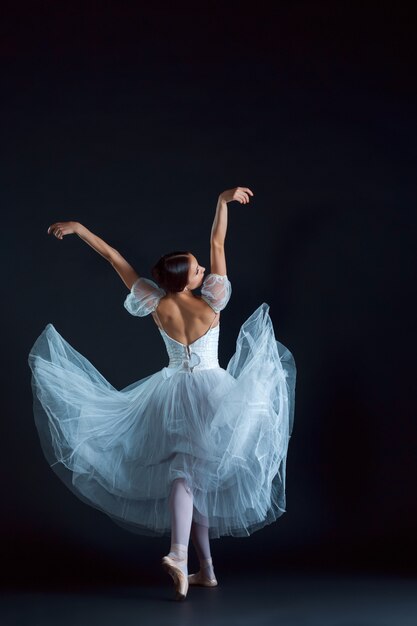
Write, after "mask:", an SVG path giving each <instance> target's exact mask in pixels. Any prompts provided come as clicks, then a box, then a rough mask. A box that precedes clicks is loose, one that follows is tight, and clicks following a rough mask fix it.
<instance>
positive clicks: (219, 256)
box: [210, 241, 227, 276]
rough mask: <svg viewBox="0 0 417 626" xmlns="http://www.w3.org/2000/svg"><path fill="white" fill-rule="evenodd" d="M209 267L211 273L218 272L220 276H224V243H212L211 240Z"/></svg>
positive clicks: (225, 269) (225, 272) (225, 270)
mask: <svg viewBox="0 0 417 626" xmlns="http://www.w3.org/2000/svg"><path fill="white" fill-rule="evenodd" d="M210 267H211V270H210V271H211V273H212V274H219V275H220V276H225V275H226V274H227V268H226V257H225V254H224V244H218V243H214V242H213V241H212V242H211V244H210Z"/></svg>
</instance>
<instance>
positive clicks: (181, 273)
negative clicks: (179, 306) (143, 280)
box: [151, 250, 190, 292]
mask: <svg viewBox="0 0 417 626" xmlns="http://www.w3.org/2000/svg"><path fill="white" fill-rule="evenodd" d="M189 270H190V253H189V252H188V251H182V250H180V251H175V252H168V253H167V254H164V255H163V256H161V258H160V259H159V260H158V262H157V263H156V264H155V265H154V266H153V268H152V270H151V273H152V277H153V278H154V280H155V281H156V282H157V283H158V285H159V286H160V287H162V289H165V291H171V292H178V291H183V289H184V287H185V286H186V285H187V283H188V273H189Z"/></svg>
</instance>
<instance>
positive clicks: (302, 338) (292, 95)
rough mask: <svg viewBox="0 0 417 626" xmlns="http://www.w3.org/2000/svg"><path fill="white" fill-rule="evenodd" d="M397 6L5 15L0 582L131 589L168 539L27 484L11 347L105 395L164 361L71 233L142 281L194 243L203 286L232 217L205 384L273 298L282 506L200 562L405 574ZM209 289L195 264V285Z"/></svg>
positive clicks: (34, 441)
mask: <svg viewBox="0 0 417 626" xmlns="http://www.w3.org/2000/svg"><path fill="white" fill-rule="evenodd" d="M407 6H408V5H407V4H406V3H402V4H401V3H398V4H395V3H384V2H378V3H366V2H365V3H357V4H356V3H343V2H341V3H337V2H336V3H335V2H301V1H300V2H279V3H274V4H267V3H262V2H257V3H254V4H253V6H252V8H251V9H249V10H248V9H245V10H243V9H242V5H240V4H239V3H227V6H225V5H222V3H218V4H217V3H211V2H198V3H195V2H193V3H191V2H190V3H184V2H175V3H168V2H165V3H162V2H152V3H151V4H150V5H148V3H146V4H145V3H136V2H130V3H128V2H82V3H77V2H71V3H69V2H68V3H66V2H39V3H33V4H25V5H23V4H19V3H14V4H13V5H3V9H2V11H3V19H2V20H1V24H2V26H1V28H2V37H1V64H2V75H3V78H2V87H3V88H2V91H3V95H2V101H1V108H2V116H1V120H2V141H1V144H2V166H1V177H2V183H1V195H2V200H1V204H2V206H1V220H2V228H1V233H2V243H1V251H2V268H3V307H2V310H3V315H4V321H3V342H4V343H3V346H4V347H3V370H2V371H3V393H2V397H3V416H2V420H1V421H2V430H3V435H2V448H3V450H2V452H3V454H2V466H3V467H2V478H3V481H2V482H3V504H4V507H3V514H2V516H1V524H2V533H1V536H2V544H3V548H4V552H3V554H4V556H3V559H2V575H3V576H4V577H5V582H11V581H12V582H19V583H23V582H26V583H30V584H35V583H36V582H37V581H41V580H42V581H44V580H49V581H50V582H51V584H52V583H53V582H54V581H56V580H58V579H59V580H66V579H68V580H75V579H77V580H79V579H80V578H86V579H95V580H97V579H105V578H106V577H108V578H111V577H112V578H113V579H114V577H119V578H120V579H122V578H124V577H127V578H129V577H132V578H137V577H138V576H140V572H141V571H144V569H145V568H148V573H149V571H150V572H152V571H153V569H152V568H159V560H160V557H161V556H162V555H163V554H165V553H166V552H167V551H168V550H167V549H168V548H169V539H168V538H162V539H155V538H148V537H144V536H139V535H134V534H132V533H128V532H127V531H124V530H122V529H120V528H119V527H117V526H116V525H115V524H113V523H112V521H111V520H110V519H109V518H108V517H107V516H105V515H104V514H102V513H100V512H99V511H97V510H95V509H93V508H90V507H88V506H86V505H85V504H84V503H82V502H80V501H78V500H77V499H76V498H75V497H74V495H73V494H72V493H70V492H69V491H68V490H67V489H66V488H65V487H64V485H63V484H62V483H60V481H59V480H58V478H57V477H56V476H55V474H54V473H53V472H52V470H51V469H50V468H49V467H48V465H47V463H46V461H45V459H44V457H43V455H42V451H41V448H40V445H39V441H38V437H37V432H36V429H35V425H34V422H33V418H32V398H31V389H30V370H29V367H28V365H27V355H28V352H29V350H30V347H31V345H32V344H33V342H34V341H35V339H36V337H37V336H38V335H39V334H40V332H41V331H42V329H43V328H44V327H45V326H46V324H47V323H48V322H52V323H53V324H54V326H55V327H56V329H57V330H58V331H59V332H60V333H61V334H62V336H63V337H64V338H65V339H66V340H67V341H69V342H70V343H71V345H72V346H73V347H75V348H76V349H77V350H79V351H80V352H81V353H82V354H83V355H84V356H86V357H87V358H88V359H89V360H90V361H91V362H92V363H93V364H94V365H95V366H96V367H97V368H98V369H99V370H100V371H101V373H102V374H103V375H104V376H105V377H106V378H107V379H108V380H109V381H110V382H112V384H113V385H114V386H115V387H117V388H122V387H124V386H126V385H128V384H130V383H131V382H133V381H134V380H137V379H139V378H142V377H145V376H147V375H149V374H150V373H153V372H154V371H156V370H158V369H160V368H161V367H163V366H165V365H166V364H167V356H166V353H165V347H164V345H163V342H162V341H161V339H160V337H159V333H158V332H157V329H156V327H155V325H154V322H153V320H152V319H151V318H150V317H149V318H146V319H139V318H133V317H132V316H129V314H128V313H127V311H126V310H125V309H124V307H123V300H124V298H125V297H126V295H127V293H128V291H127V289H126V287H125V285H124V284H123V283H122V281H121V280H120V279H119V277H118V275H117V274H116V273H115V272H114V270H113V269H112V268H111V266H110V265H108V264H107V263H106V261H105V260H104V259H103V258H102V257H100V256H99V255H97V254H96V253H95V252H94V251H93V250H92V249H91V248H90V247H89V246H87V245H86V244H85V243H84V242H82V241H81V240H80V239H79V238H78V237H76V236H73V237H65V238H64V240H62V241H59V240H57V239H55V238H52V237H48V236H47V233H46V231H47V227H48V226H49V225H50V224H51V223H53V222H55V221H58V220H78V221H80V222H82V223H83V224H85V225H86V226H87V227H88V228H89V229H90V230H92V231H93V232H94V233H96V234H97V235H99V236H100V237H102V238H104V239H105V240H106V241H107V242H108V243H110V245H112V246H113V247H115V248H117V249H118V250H119V251H120V252H121V253H122V254H123V255H124V256H125V257H126V258H127V259H128V260H129V262H130V263H131V264H132V265H133V266H134V267H135V269H136V270H137V272H138V273H139V274H142V275H145V276H150V268H151V266H152V265H153V263H155V262H156V260H157V259H158V258H159V256H160V255H161V254H163V253H164V252H167V251H170V250H172V249H183V248H185V249H190V250H191V251H192V252H193V253H194V254H195V255H196V256H197V259H198V260H199V261H200V263H201V264H202V265H205V266H206V267H207V268H209V261H210V258H209V237H210V229H211V224H212V220H213V218H214V211H215V206H216V199H217V196H218V194H219V193H220V192H221V191H223V190H224V189H229V188H231V187H235V186H237V185H239V186H248V187H250V188H251V189H252V190H253V192H254V194H255V196H254V198H253V199H252V200H251V202H250V204H249V205H246V206H244V205H240V204H238V203H236V202H234V203H231V204H229V228H228V233H227V237H226V258H227V273H228V276H229V278H230V280H231V282H232V287H233V296H232V299H231V301H230V303H229V305H228V306H227V308H226V309H225V311H224V312H223V313H222V329H223V330H222V333H221V338H220V347H219V358H220V364H221V365H222V366H223V367H226V365H227V362H228V360H229V359H230V358H231V356H232V354H233V352H234V349H235V341H236V338H237V334H238V331H239V328H240V325H241V324H242V323H243V321H244V320H245V319H246V318H247V317H248V316H249V315H250V314H251V313H252V312H253V311H254V309H255V308H256V307H257V306H259V305H260V304H261V303H262V302H264V301H265V302H267V303H268V304H269V305H270V315H271V318H272V321H273V324H274V329H275V332H276V336H277V338H278V339H279V340H280V341H281V342H282V343H284V344H285V345H286V346H287V347H288V348H289V349H290V350H291V351H292V353H293V355H294V357H295V360H296V364H297V368H298V378H297V390H296V408H295V422H294V430H293V435H292V438H291V441H290V448H289V454H288V461H287V512H286V513H285V514H284V515H283V516H282V517H281V518H280V519H279V520H278V521H277V522H276V523H275V524H272V525H270V526H268V527H265V528H264V529H262V530H261V531H259V532H258V533H255V534H254V535H252V536H251V537H249V538H239V539H237V538H232V537H225V538H221V539H220V540H216V541H213V543H212V552H213V557H214V559H215V561H216V563H217V564H218V569H220V568H223V570H225V569H227V568H229V569H230V570H233V569H234V568H237V567H238V566H239V562H240V560H241V559H243V558H245V559H248V558H249V559H250V560H251V562H252V563H256V564H257V565H258V566H259V567H260V568H262V569H267V568H268V567H271V568H281V567H287V568H291V567H294V568H297V569H298V568H302V567H306V568H308V567H309V566H311V565H314V567H324V568H325V567H327V566H332V567H341V568H344V569H346V568H349V567H352V568H361V569H363V570H370V569H373V570H380V571H391V572H394V571H395V572H403V573H411V572H414V573H415V567H416V560H415V551H414V542H415V528H416V523H417V505H416V497H415V493H416V474H417V472H416V412H415V404H413V396H414V393H415V380H416V368H415V347H416V341H415V340H416V334H415V320H416V310H415V307H414V301H413V298H414V293H415V271H414V268H415V258H414V254H413V253H414V249H415V240H416V238H415V235H416V229H415V225H416V195H415V163H416V159H415V156H416V154H415V153H416V143H415V104H416V102H415V81H414V61H415V59H414V57H413V54H414V39H415V34H414V20H413V18H412V14H411V11H410V10H408V9H407ZM207 271H208V270H207Z"/></svg>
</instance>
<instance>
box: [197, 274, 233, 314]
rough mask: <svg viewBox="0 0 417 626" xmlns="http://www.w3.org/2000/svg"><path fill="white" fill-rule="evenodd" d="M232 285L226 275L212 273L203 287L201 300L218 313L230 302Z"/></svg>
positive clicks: (205, 280)
mask: <svg viewBox="0 0 417 626" xmlns="http://www.w3.org/2000/svg"><path fill="white" fill-rule="evenodd" d="M231 294H232V285H231V283H230V280H229V279H228V277H227V276H226V275H220V274H214V273H210V274H208V275H207V276H206V278H205V279H204V282H203V285H202V287H201V298H202V300H205V302H207V304H209V305H210V306H211V308H212V309H213V310H214V311H216V313H218V312H219V311H222V310H223V309H224V308H225V306H226V304H227V303H228V302H229V300H230V296H231Z"/></svg>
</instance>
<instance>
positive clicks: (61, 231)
mask: <svg viewBox="0 0 417 626" xmlns="http://www.w3.org/2000/svg"><path fill="white" fill-rule="evenodd" d="M77 226H78V222H55V223H54V224H51V225H50V227H49V228H48V235H55V237H56V238H57V239H63V238H64V235H72V234H75V233H76V232H77Z"/></svg>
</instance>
